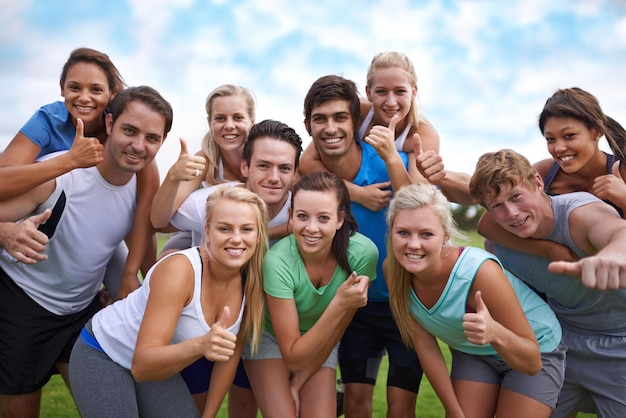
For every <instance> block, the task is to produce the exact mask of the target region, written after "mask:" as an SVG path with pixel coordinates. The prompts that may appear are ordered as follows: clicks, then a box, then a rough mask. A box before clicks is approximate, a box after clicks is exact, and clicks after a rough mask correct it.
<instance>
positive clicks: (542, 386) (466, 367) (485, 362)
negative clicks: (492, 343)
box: [450, 344, 567, 408]
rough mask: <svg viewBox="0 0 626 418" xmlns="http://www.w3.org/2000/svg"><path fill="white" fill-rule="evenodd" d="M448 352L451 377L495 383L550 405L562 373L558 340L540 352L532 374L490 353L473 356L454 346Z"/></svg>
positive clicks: (562, 355) (562, 357)
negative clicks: (539, 363) (555, 346)
mask: <svg viewBox="0 0 626 418" xmlns="http://www.w3.org/2000/svg"><path fill="white" fill-rule="evenodd" d="M450 351H451V352H452V372H451V375H450V377H451V379H452V380H467V381H470V382H481V383H488V384H492V385H498V386H500V387H502V388H504V389H507V390H510V391H512V392H516V393H520V394H522V395H524V396H528V397H529V398H532V399H534V400H536V401H538V402H541V403H542V404H544V405H547V406H549V407H550V408H554V407H555V406H556V403H557V399H558V397H559V392H560V391H561V386H562V385H563V379H564V376H565V352H566V351H567V349H566V348H565V346H564V345H563V344H559V346H558V347H557V348H555V349H554V351H552V352H550V353H541V361H542V363H543V365H542V367H541V370H540V371H539V373H537V374H536V375H534V376H530V375H528V374H526V373H522V372H518V371H516V370H513V369H511V368H510V367H509V366H508V365H507V364H506V363H505V362H504V361H503V360H500V359H496V358H494V357H491V356H477V355H472V354H467V353H463V352H460V351H457V350H454V349H451V350H450Z"/></svg>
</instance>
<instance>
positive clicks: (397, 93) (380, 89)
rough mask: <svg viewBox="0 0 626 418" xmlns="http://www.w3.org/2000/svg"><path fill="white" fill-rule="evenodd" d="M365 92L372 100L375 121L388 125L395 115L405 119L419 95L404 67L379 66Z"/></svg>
mask: <svg viewBox="0 0 626 418" xmlns="http://www.w3.org/2000/svg"><path fill="white" fill-rule="evenodd" d="M365 92H366V93H367V98H368V99H369V101H370V102H372V107H373V109H374V123H375V124H381V125H385V126H388V125H389V122H390V121H391V118H393V117H394V116H395V115H399V116H400V120H401V121H404V120H405V118H406V117H407V115H408V114H409V111H410V110H411V104H412V103H413V100H415V96H416V95H417V86H415V85H411V83H410V80H409V77H408V75H407V73H406V72H405V71H404V70H403V69H402V68H399V67H386V68H377V69H375V70H374V72H373V77H372V83H371V85H369V86H367V87H366V89H365Z"/></svg>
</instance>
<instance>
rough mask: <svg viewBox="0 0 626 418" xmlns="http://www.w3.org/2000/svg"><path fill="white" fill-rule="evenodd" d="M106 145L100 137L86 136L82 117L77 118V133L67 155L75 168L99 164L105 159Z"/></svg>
mask: <svg viewBox="0 0 626 418" xmlns="http://www.w3.org/2000/svg"><path fill="white" fill-rule="evenodd" d="M103 152H104V146H103V145H102V144H101V143H100V140H99V139H98V138H93V137H85V125H84V123H83V120H82V119H80V118H79V119H77V120H76V135H74V142H73V143H72V146H71V148H70V149H69V150H68V152H67V155H68V158H69V159H70V161H71V164H72V167H74V168H87V167H93V166H94V165H97V164H99V163H100V162H101V161H102V159H103Z"/></svg>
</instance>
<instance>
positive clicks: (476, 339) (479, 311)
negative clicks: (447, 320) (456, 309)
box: [463, 290, 495, 345]
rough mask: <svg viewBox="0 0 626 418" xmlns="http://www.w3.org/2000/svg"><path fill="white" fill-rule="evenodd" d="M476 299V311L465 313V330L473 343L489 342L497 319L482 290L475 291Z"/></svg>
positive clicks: (468, 338)
mask: <svg viewBox="0 0 626 418" xmlns="http://www.w3.org/2000/svg"><path fill="white" fill-rule="evenodd" d="M474 301H475V303H476V313H466V314H465V315H463V330H464V332H465V335H466V336H467V341H469V342H471V343H472V344H476V345H483V344H489V343H490V342H491V341H492V339H493V336H492V335H491V332H490V331H491V329H492V325H493V323H494V322H495V321H494V320H493V318H492V317H491V314H490V313H489V309H487V305H485V302H484V301H483V298H482V296H481V292H480V290H478V291H476V292H475V293H474Z"/></svg>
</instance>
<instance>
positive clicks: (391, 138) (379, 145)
mask: <svg viewBox="0 0 626 418" xmlns="http://www.w3.org/2000/svg"><path fill="white" fill-rule="evenodd" d="M398 121H400V116H398V115H394V117H393V118H391V121H390V122H389V126H388V127H387V126H382V125H375V126H372V128H371V129H370V131H369V133H368V135H367V136H366V137H365V138H363V141H365V142H366V143H368V144H369V145H371V146H372V147H374V149H376V152H377V153H378V155H380V158H382V159H383V160H385V161H388V160H389V158H390V157H392V156H393V155H394V154H397V153H398V151H397V150H396V146H395V140H396V125H397V124H398Z"/></svg>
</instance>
